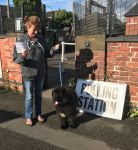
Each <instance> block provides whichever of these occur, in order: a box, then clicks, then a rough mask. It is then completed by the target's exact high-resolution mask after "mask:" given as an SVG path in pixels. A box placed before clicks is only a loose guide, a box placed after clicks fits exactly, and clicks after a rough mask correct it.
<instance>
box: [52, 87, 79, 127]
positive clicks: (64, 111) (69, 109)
mask: <svg viewBox="0 0 138 150" xmlns="http://www.w3.org/2000/svg"><path fill="white" fill-rule="evenodd" d="M52 99H53V102H54V105H55V108H56V112H57V114H58V116H59V118H60V122H61V125H60V128H62V129H67V128H68V127H69V126H70V127H71V128H76V127H77V123H76V115H77V113H78V111H77V106H78V95H77V93H76V92H75V90H74V89H73V88H71V87H65V86H62V87H57V88H55V89H53V91H52Z"/></svg>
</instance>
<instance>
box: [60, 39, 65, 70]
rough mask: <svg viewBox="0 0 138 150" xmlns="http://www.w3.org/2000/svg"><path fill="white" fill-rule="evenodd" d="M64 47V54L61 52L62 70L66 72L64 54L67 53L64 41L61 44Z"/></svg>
mask: <svg viewBox="0 0 138 150" xmlns="http://www.w3.org/2000/svg"><path fill="white" fill-rule="evenodd" d="M61 45H62V52H61V70H62V72H64V53H65V45H64V41H63V42H62V43H61Z"/></svg>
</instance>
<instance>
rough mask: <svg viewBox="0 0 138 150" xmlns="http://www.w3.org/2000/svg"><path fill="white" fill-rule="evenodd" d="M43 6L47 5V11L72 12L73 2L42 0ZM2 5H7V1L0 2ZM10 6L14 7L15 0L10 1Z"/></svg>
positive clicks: (71, 0)
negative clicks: (64, 10)
mask: <svg viewBox="0 0 138 150" xmlns="http://www.w3.org/2000/svg"><path fill="white" fill-rule="evenodd" d="M41 2H42V3H43V4H46V10H47V11H53V10H58V9H66V10H67V11H72V5H73V0H41ZM0 4H2V5H3V4H6V0H0ZM10 4H11V5H13V0H10Z"/></svg>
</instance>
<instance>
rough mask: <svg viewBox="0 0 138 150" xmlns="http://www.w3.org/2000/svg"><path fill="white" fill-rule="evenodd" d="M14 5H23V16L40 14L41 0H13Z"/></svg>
mask: <svg viewBox="0 0 138 150" xmlns="http://www.w3.org/2000/svg"><path fill="white" fill-rule="evenodd" d="M13 2H14V6H15V7H18V8H20V7H23V9H24V13H23V14H24V16H26V15H27V16H30V15H37V16H39V17H40V15H41V0H35V1H34V0H33V1H32V0H13Z"/></svg>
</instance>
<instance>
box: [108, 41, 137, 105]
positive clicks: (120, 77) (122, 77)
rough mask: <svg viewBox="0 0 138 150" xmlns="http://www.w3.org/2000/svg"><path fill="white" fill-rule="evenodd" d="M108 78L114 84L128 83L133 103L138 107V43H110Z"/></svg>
mask: <svg viewBox="0 0 138 150" xmlns="http://www.w3.org/2000/svg"><path fill="white" fill-rule="evenodd" d="M107 76H108V80H111V81H113V82H118V83H126V84H127V85H128V86H129V92H130V96H131V97H130V98H131V101H132V102H133V104H134V105H137V106H138V43H133V42H109V43H108V54H107Z"/></svg>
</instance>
